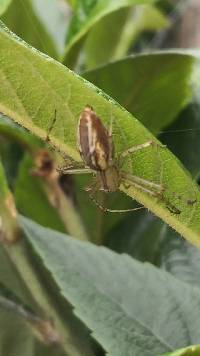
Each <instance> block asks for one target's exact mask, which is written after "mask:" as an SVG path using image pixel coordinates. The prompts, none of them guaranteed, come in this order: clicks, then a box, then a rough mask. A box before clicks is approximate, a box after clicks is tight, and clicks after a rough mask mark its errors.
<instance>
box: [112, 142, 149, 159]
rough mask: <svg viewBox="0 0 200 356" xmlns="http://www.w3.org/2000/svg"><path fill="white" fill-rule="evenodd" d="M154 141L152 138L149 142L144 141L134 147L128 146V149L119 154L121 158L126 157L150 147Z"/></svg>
mask: <svg viewBox="0 0 200 356" xmlns="http://www.w3.org/2000/svg"><path fill="white" fill-rule="evenodd" d="M153 144H154V142H153V141H152V140H151V141H147V142H144V143H142V144H141V145H137V146H133V147H130V148H128V149H127V150H125V151H123V152H121V153H120V154H119V156H120V158H125V157H126V156H128V155H129V154H130V153H135V152H137V151H140V150H143V149H144V148H146V147H149V146H153Z"/></svg>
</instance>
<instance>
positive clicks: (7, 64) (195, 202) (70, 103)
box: [0, 26, 200, 245]
mask: <svg viewBox="0 0 200 356" xmlns="http://www.w3.org/2000/svg"><path fill="white" fill-rule="evenodd" d="M11 52H12V53H15V66H13V65H12V63H13V56H12V55H11ZM193 61H195V57H194V56H193V57H192V62H193ZM0 63H1V72H0V80H1V86H0V111H1V112H3V113H4V114H6V115H8V116H9V117H10V118H11V119H13V120H14V121H15V122H17V123H19V124H20V125H22V126H24V127H26V128H27V129H29V130H31V131H32V133H34V134H36V135H37V136H39V137H41V138H43V139H46V136H47V130H48V129H49V127H50V126H51V124H52V120H53V118H54V113H55V109H57V121H56V124H55V125H54V128H53V131H52V135H51V144H53V145H55V146H57V147H58V148H59V149H61V150H63V151H64V152H65V153H66V154H67V155H68V156H70V157H71V158H72V159H73V160H75V161H80V156H79V153H78V152H77V148H76V129H77V121H78V117H79V113H80V112H81V111H82V110H83V109H84V107H85V105H87V104H89V105H92V106H94V109H95V111H96V112H97V114H98V115H99V116H100V117H101V119H102V121H103V122H104V123H105V125H106V126H107V127H108V126H109V124H110V118H111V116H112V117H113V130H114V143H115V151H116V153H117V152H118V153H119V152H120V151H123V150H124V149H125V148H129V147H132V146H133V145H137V144H141V143H144V142H147V141H149V140H152V139H153V140H154V141H155V140H156V139H155V138H153V136H152V135H151V133H150V132H148V131H147V130H146V129H145V128H144V127H143V126H142V125H141V124H140V123H139V122H138V121H137V120H136V119H135V118H134V117H133V116H131V115H130V114H129V113H128V112H127V111H126V110H124V109H123V108H121V107H120V106H119V105H118V104H117V103H115V102H114V101H113V100H111V98H109V97H108V96H106V94H105V93H103V92H101V91H100V90H99V89H97V88H96V87H94V86H92V84H90V83H88V82H86V81H84V80H83V79H82V78H80V77H79V76H77V75H75V74H74V73H72V72H71V71H69V70H68V69H67V68H65V67H63V66H62V65H61V64H59V63H58V62H56V61H54V60H52V59H50V58H47V57H45V56H43V55H41V54H39V53H38V52H36V51H35V50H33V49H30V48H29V47H27V46H26V45H25V44H24V43H22V42H21V41H20V40H18V39H16V37H14V36H13V35H12V34H11V33H10V32H8V31H7V30H6V29H5V28H4V27H3V26H2V27H1V30H0ZM196 64H198V60H197V59H196ZM44 93H45V94H44ZM132 163H133V166H132ZM123 170H125V171H127V172H128V173H129V174H134V175H136V176H139V177H142V178H144V179H146V180H149V181H153V182H154V183H162V184H163V185H164V187H165V192H164V200H162V199H161V200H160V201H158V200H157V199H155V198H154V197H151V196H150V195H148V194H145V193H144V192H142V191H141V190H140V189H137V188H134V187H133V186H129V187H124V186H122V185H121V186H120V189H121V190H122V191H124V192H125V193H126V194H128V195H129V196H131V197H133V198H134V199H136V200H137V201H139V202H140V203H142V204H143V205H145V206H146V207H147V208H148V209H150V210H151V211H153V212H154V213H155V214H156V215H158V216H159V217H161V218H162V219H163V220H164V221H165V222H167V223H168V224H169V225H171V226H172V227H173V228H174V229H176V230H177V231H178V232H179V233H181V234H182V235H183V236H184V237H186V238H187V239H189V240H190V241H191V242H192V243H194V244H196V245H200V239H199V234H200V214H199V210H200V197H199V195H200V194H199V190H198V187H197V186H196V185H195V183H194V182H193V181H192V180H191V177H190V176H189V174H188V172H186V171H185V170H184V168H183V166H182V165H181V164H180V162H179V161H178V160H177V159H176V158H175V157H174V156H173V155H172V154H171V153H170V152H169V151H168V150H167V149H166V148H163V147H161V146H159V145H158V146H157V145H155V147H152V148H148V149H145V150H143V152H139V153H138V154H135V155H130V156H129V157H128V158H127V161H126V162H125V163H124V166H123ZM174 175H175V176H176V179H174ZM167 202H169V203H170V206H172V205H173V206H175V208H176V209H178V212H180V213H179V214H174V213H173V212H172V211H171V210H170V209H168V204H167ZM172 210H173V209H172ZM176 211H177V210H176Z"/></svg>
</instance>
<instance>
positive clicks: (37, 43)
mask: <svg viewBox="0 0 200 356" xmlns="http://www.w3.org/2000/svg"><path fill="white" fill-rule="evenodd" d="M1 20H2V21H4V23H5V24H6V25H7V26H8V27H9V29H10V30H12V31H13V32H14V33H16V34H17V35H18V36H20V37H21V38H22V39H23V40H25V41H26V42H27V43H28V44H30V45H31V46H33V47H35V48H37V49H38V50H40V51H42V52H44V53H46V54H48V55H50V56H51V57H53V58H57V53H56V50H55V46H54V43H53V41H52V39H51V37H50V36H49V35H48V33H47V32H46V30H45V28H44V27H43V25H42V24H41V22H40V21H39V19H38V17H37V16H36V14H35V12H34V9H33V7H32V3H31V0H12V3H11V5H10V6H9V8H8V10H7V11H6V12H5V13H4V15H3V16H2V17H1Z"/></svg>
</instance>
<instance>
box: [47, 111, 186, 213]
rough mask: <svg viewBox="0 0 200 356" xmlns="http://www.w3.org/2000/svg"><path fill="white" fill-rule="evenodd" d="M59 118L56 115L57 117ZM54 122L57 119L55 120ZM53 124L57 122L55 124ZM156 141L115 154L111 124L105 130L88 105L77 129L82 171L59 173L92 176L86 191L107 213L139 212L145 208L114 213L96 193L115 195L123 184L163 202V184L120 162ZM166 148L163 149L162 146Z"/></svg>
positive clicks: (169, 205) (64, 169) (168, 205)
mask: <svg viewBox="0 0 200 356" xmlns="http://www.w3.org/2000/svg"><path fill="white" fill-rule="evenodd" d="M55 116H56V115H55ZM54 122H55V119H54ZM53 124H54V123H53ZM52 127H53V125H52V126H51V128H50V129H49V133H48V135H47V141H50V138H49V134H50V132H51V129H52ZM154 144H155V143H154V141H153V140H149V141H147V142H144V143H142V144H140V145H137V146H133V147H130V148H128V149H126V150H125V151H123V152H122V153H120V155H119V156H118V157H115V154H114V142H113V139H112V121H111V125H110V128H109V130H107V129H106V128H105V126H104V125H103V123H102V121H101V119H100V118H99V117H98V116H97V114H96V113H95V111H94V110H93V108H92V107H91V106H89V105H86V106H85V108H84V110H83V111H82V112H81V114H80V118H79V122H78V129H77V146H78V149H79V152H80V155H81V158H82V160H83V162H84V167H82V168H71V167H70V168H69V167H61V168H58V170H59V171H60V172H61V173H62V174H89V173H90V174H93V175H96V177H97V180H95V188H94V184H93V185H92V186H90V187H88V188H86V189H85V190H86V191H87V192H88V193H89V196H90V198H91V199H92V200H93V201H94V202H95V204H96V205H98V207H99V208H100V209H101V210H103V211H104V212H120V213H121V212H126V211H134V210H139V209H142V208H144V207H139V208H134V209H123V210H122V209H121V210H113V209H109V208H105V207H103V206H102V205H101V204H100V203H98V202H97V201H96V199H95V198H94V192H95V191H99V190H100V191H103V192H105V193H109V192H116V191H117V190H118V189H119V186H120V184H127V183H128V184H129V185H132V186H134V187H135V188H137V189H139V190H141V191H142V192H144V193H146V194H148V195H151V196H153V197H157V198H160V199H162V200H163V199H164V197H163V192H164V190H165V189H164V188H163V186H162V185H161V184H156V183H154V182H152V181H149V180H146V179H143V178H140V177H138V176H134V175H132V174H129V173H127V172H124V171H123V170H121V163H122V162H123V161H124V159H125V158H126V157H127V156H128V155H129V154H133V153H135V152H137V151H140V150H143V149H145V148H147V147H150V146H152V145H154ZM162 147H163V146H162ZM166 203H167V207H168V209H169V210H170V211H171V212H173V213H175V214H179V213H180V211H179V209H177V208H176V207H174V206H172V205H171V204H169V203H168V202H166Z"/></svg>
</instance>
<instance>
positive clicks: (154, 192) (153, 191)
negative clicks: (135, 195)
mask: <svg viewBox="0 0 200 356" xmlns="http://www.w3.org/2000/svg"><path fill="white" fill-rule="evenodd" d="M121 174H122V175H121V177H122V182H123V183H127V182H128V183H130V185H132V186H134V187H135V188H137V189H139V190H140V191H142V192H144V193H147V194H148V195H151V196H153V197H157V198H159V199H161V200H163V201H164V202H165V204H166V207H167V209H168V210H169V211H170V212H171V213H172V214H180V213H181V211H180V210H179V209H178V208H177V207H176V206H174V205H173V204H171V203H170V202H169V201H168V199H167V198H165V197H164V195H163V193H164V191H165V189H164V187H163V186H162V185H160V184H156V183H154V182H151V181H148V180H146V179H143V178H140V177H136V176H133V175H131V174H129V173H125V172H122V173H121Z"/></svg>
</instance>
